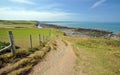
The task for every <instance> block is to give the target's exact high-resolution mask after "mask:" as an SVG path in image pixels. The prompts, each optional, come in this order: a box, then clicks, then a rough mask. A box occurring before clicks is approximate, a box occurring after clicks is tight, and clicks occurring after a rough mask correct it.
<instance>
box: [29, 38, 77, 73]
mask: <svg viewBox="0 0 120 75" xmlns="http://www.w3.org/2000/svg"><path fill="white" fill-rule="evenodd" d="M56 42H57V50H51V51H50V52H49V53H48V54H47V55H46V56H45V58H44V59H43V60H42V61H41V62H39V63H38V64H37V65H36V66H34V67H33V69H32V71H31V72H30V73H29V75H74V66H75V61H76V57H75V54H74V52H73V50H72V47H71V45H70V43H68V45H67V46H66V44H65V43H64V42H63V41H60V40H57V41H56Z"/></svg>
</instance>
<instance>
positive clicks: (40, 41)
mask: <svg viewBox="0 0 120 75" xmlns="http://www.w3.org/2000/svg"><path fill="white" fill-rule="evenodd" d="M39 44H40V46H41V45H42V40H41V35H40V34H39Z"/></svg>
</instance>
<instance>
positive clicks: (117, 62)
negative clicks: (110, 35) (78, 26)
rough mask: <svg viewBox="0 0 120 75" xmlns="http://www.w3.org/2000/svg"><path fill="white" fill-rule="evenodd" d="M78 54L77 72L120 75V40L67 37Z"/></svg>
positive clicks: (96, 74)
mask: <svg viewBox="0 0 120 75" xmlns="http://www.w3.org/2000/svg"><path fill="white" fill-rule="evenodd" d="M67 39H68V40H69V41H71V42H72V43H73V46H74V51H75V54H76V56H77V60H76V67H75V69H76V73H75V75H79V72H82V74H85V75H120V41H116V40H108V39H103V38H67Z"/></svg>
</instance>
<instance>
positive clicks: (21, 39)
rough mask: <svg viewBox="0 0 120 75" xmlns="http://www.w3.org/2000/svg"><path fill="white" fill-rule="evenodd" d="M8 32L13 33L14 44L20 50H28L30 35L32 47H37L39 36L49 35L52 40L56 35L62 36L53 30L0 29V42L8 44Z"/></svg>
mask: <svg viewBox="0 0 120 75" xmlns="http://www.w3.org/2000/svg"><path fill="white" fill-rule="evenodd" d="M8 31H12V32H13V36H14V40H15V44H16V45H17V46H19V47H20V48H24V49H25V48H29V47H30V40H29V36H30V34H31V35H32V39H33V46H34V47H36V46H38V45H39V36H38V35H39V34H40V35H41V36H42V37H43V35H44V36H48V35H49V34H51V38H54V36H55V35H56V34H60V35H62V32H60V31H58V30H55V29H54V30H53V29H42V28H41V29H38V28H20V29H19V28H18V29H17V28H0V41H5V42H9V38H8ZM42 37H41V38H42Z"/></svg>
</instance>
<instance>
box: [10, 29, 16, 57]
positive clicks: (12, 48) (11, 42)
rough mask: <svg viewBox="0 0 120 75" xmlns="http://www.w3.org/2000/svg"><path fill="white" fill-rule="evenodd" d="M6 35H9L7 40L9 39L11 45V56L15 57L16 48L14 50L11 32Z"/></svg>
mask: <svg viewBox="0 0 120 75" xmlns="http://www.w3.org/2000/svg"><path fill="white" fill-rule="evenodd" d="M8 33H9V39H10V44H11V52H12V53H13V55H16V48H15V43H14V38H13V34H12V31H8Z"/></svg>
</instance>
